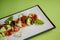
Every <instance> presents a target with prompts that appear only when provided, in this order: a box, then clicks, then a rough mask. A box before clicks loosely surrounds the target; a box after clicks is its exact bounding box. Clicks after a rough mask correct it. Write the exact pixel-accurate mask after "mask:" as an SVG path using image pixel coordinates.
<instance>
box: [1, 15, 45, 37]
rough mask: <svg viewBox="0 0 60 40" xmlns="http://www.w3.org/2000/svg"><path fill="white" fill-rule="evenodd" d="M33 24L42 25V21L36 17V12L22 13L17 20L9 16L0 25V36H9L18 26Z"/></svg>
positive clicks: (18, 28) (17, 29)
mask: <svg viewBox="0 0 60 40" xmlns="http://www.w3.org/2000/svg"><path fill="white" fill-rule="evenodd" d="M33 24H35V25H42V24H44V22H43V21H42V20H40V19H38V16H37V14H29V15H28V16H26V15H22V17H19V18H18V19H17V20H13V16H10V17H9V18H8V19H7V20H6V21H5V24H3V25H0V36H3V37H4V36H11V35H12V34H13V33H15V32H18V31H19V30H20V28H22V27H26V26H29V25H33Z"/></svg>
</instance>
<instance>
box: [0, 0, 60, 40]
mask: <svg viewBox="0 0 60 40" xmlns="http://www.w3.org/2000/svg"><path fill="white" fill-rule="evenodd" d="M37 4H38V5H39V6H41V8H42V9H43V11H44V12H45V13H46V14H47V16H48V17H49V18H50V19H51V20H52V22H53V23H54V24H55V25H56V28H55V29H54V30H51V31H49V32H46V33H44V34H42V35H38V36H36V37H34V38H32V39H29V40H60V24H59V23H60V0H30V1H29V0H0V18H2V17H4V16H7V15H10V14H13V13H15V12H18V11H21V10H24V9H27V8H29V7H32V6H34V5H37ZM0 40H3V39H2V38H0Z"/></svg>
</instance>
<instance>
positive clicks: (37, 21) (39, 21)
mask: <svg viewBox="0 0 60 40" xmlns="http://www.w3.org/2000/svg"><path fill="white" fill-rule="evenodd" d="M35 24H37V25H42V24H44V22H43V21H42V20H39V19H37V20H36V21H35Z"/></svg>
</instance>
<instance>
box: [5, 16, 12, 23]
mask: <svg viewBox="0 0 60 40" xmlns="http://www.w3.org/2000/svg"><path fill="white" fill-rule="evenodd" d="M12 20H13V16H10V17H9V18H8V19H7V20H6V21H5V23H6V24H10V23H11V21H12Z"/></svg>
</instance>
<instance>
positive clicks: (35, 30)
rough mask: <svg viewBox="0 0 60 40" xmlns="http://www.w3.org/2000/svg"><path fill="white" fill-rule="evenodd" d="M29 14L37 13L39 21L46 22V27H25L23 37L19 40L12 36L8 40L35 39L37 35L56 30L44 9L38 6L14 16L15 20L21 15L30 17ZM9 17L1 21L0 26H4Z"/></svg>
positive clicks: (22, 30)
mask: <svg viewBox="0 0 60 40" xmlns="http://www.w3.org/2000/svg"><path fill="white" fill-rule="evenodd" d="M29 13H36V14H37V15H38V17H39V19H41V20H42V21H44V25H39V26H37V25H31V26H29V27H24V28H22V29H21V32H22V36H21V37H19V38H17V37H14V36H13V35H12V36H9V37H6V40H24V39H28V38H30V37H33V36H35V35H37V34H40V33H42V32H45V31H48V30H50V29H53V28H55V25H54V24H53V23H52V22H51V21H50V19H49V18H48V17H47V16H46V14H45V13H44V12H43V11H42V9H41V8H40V7H39V6H38V5H36V6H33V7H31V8H28V9H27V10H24V11H21V12H17V13H15V14H13V16H14V20H15V19H17V18H18V16H19V15H21V14H25V15H28V14H29ZM9 16H11V15H9ZM9 16H7V17H4V18H2V19H0V24H4V21H5V20H6V19H7V18H8V17H9ZM16 34H17V33H16Z"/></svg>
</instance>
